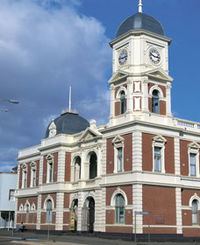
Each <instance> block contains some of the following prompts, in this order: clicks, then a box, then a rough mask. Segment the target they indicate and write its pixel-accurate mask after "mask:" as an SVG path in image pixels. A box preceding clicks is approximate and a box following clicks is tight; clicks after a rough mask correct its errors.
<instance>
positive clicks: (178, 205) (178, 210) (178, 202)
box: [176, 188, 183, 234]
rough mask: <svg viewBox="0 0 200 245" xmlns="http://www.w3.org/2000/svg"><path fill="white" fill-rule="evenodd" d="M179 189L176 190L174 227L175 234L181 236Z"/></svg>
mask: <svg viewBox="0 0 200 245" xmlns="http://www.w3.org/2000/svg"><path fill="white" fill-rule="evenodd" d="M181 202H182V200H181V188H176V225H177V234H182V233H183V230H182V209H181Z"/></svg>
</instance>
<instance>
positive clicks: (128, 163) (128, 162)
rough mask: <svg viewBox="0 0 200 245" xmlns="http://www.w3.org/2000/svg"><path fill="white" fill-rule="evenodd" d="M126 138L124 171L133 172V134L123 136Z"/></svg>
mask: <svg viewBox="0 0 200 245" xmlns="http://www.w3.org/2000/svg"><path fill="white" fill-rule="evenodd" d="M122 137H123V138H124V171H131V170H132V134H126V135H122Z"/></svg>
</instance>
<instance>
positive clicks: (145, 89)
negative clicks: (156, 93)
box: [142, 80, 149, 112]
mask: <svg viewBox="0 0 200 245" xmlns="http://www.w3.org/2000/svg"><path fill="white" fill-rule="evenodd" d="M142 83H143V86H142V87H143V98H142V110H143V111H145V112H147V111H149V93H148V80H144V81H142Z"/></svg>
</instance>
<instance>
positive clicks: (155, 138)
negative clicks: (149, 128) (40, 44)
mask: <svg viewBox="0 0 200 245" xmlns="http://www.w3.org/2000/svg"><path fill="white" fill-rule="evenodd" d="M153 141H155V142H160V143H165V142H167V140H166V139H165V138H164V137H163V136H161V135H157V136H155V137H154V138H153Z"/></svg>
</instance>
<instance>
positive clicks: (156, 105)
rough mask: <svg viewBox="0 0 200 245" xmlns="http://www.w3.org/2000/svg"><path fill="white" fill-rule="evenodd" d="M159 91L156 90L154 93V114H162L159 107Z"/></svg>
mask: <svg viewBox="0 0 200 245" xmlns="http://www.w3.org/2000/svg"><path fill="white" fill-rule="evenodd" d="M159 104H160V103H159V91H158V90H154V91H153V93H152V112H153V113H160V105H159Z"/></svg>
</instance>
